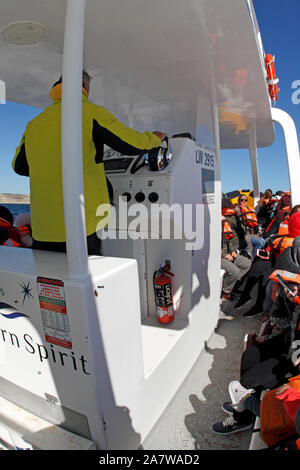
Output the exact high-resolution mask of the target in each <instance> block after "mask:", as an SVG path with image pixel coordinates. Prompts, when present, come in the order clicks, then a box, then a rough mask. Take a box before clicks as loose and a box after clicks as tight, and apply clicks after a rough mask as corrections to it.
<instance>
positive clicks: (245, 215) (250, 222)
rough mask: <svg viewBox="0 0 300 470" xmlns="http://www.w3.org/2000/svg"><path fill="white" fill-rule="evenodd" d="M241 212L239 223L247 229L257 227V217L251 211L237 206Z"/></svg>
mask: <svg viewBox="0 0 300 470" xmlns="http://www.w3.org/2000/svg"><path fill="white" fill-rule="evenodd" d="M239 208H240V210H241V215H240V218H241V221H242V223H243V224H244V225H245V226H246V227H248V228H255V227H257V225H258V222H257V216H256V212H255V211H251V210H250V209H249V207H244V206H241V205H240V204H239Z"/></svg>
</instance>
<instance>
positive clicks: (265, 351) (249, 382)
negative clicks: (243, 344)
mask: <svg viewBox="0 0 300 470" xmlns="http://www.w3.org/2000/svg"><path fill="white" fill-rule="evenodd" d="M288 338H289V334H288V333H287V334H285V333H281V334H280V335H278V336H274V337H273V338H271V339H268V340H266V341H265V342H263V343H259V344H256V345H255V346H250V347H249V348H247V349H246V351H244V352H243V354H242V359H241V376H240V382H241V384H242V385H243V387H245V388H255V389H257V390H264V389H267V388H270V389H272V388H275V387H278V386H279V385H282V384H283V383H284V382H285V381H286V379H285V375H286V374H287V373H288V372H289V371H291V369H292V368H293V364H292V362H291V361H290V360H289V359H287V353H288V349H289V341H288Z"/></svg>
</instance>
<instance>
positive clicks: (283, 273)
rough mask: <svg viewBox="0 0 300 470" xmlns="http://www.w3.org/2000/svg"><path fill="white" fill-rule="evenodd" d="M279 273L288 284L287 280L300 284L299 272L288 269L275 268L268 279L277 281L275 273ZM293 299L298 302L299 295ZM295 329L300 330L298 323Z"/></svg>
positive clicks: (299, 299)
mask: <svg viewBox="0 0 300 470" xmlns="http://www.w3.org/2000/svg"><path fill="white" fill-rule="evenodd" d="M277 274H280V276H281V277H282V279H283V280H284V281H285V282H286V283H287V284H288V283H289V282H292V283H293V284H299V285H300V274H296V273H291V272H290V271H286V270H285V269H276V270H275V271H273V272H272V274H271V275H270V276H269V279H271V280H272V281H274V282H277V283H279V281H278V279H277V277H276V275H277ZM293 301H294V302H295V304H298V305H299V304H300V296H299V295H297V296H296V297H295V298H294V299H293ZM297 330H300V324H299V325H298V327H297Z"/></svg>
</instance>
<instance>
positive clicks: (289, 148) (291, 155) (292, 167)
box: [272, 108, 300, 206]
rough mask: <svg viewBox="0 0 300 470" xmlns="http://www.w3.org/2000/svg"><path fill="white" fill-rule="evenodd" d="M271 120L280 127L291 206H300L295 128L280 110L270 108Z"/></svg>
mask: <svg viewBox="0 0 300 470" xmlns="http://www.w3.org/2000/svg"><path fill="white" fill-rule="evenodd" d="M272 119H273V121H276V122H278V124H280V125H281V127H282V130H283V134H284V139H285V147H286V154H287V161H288V169H289V177H290V189H291V196H292V205H293V206H295V205H296V204H300V184H299V175H300V158H299V145H298V137H297V131H296V126H295V123H294V121H293V119H292V118H291V116H290V115H289V114H288V113H286V112H285V111H283V110H282V109H278V108H272Z"/></svg>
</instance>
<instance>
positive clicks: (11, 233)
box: [0, 206, 22, 246]
mask: <svg viewBox="0 0 300 470" xmlns="http://www.w3.org/2000/svg"><path fill="white" fill-rule="evenodd" d="M13 223H14V216H13V215H12V213H11V212H10V210H9V209H8V208H7V207H5V206H0V228H2V229H6V230H7V232H8V239H7V240H6V241H5V242H4V243H2V245H6V246H21V245H22V241H21V236H20V232H19V230H18V228H17V227H15V226H14V225H13Z"/></svg>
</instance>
